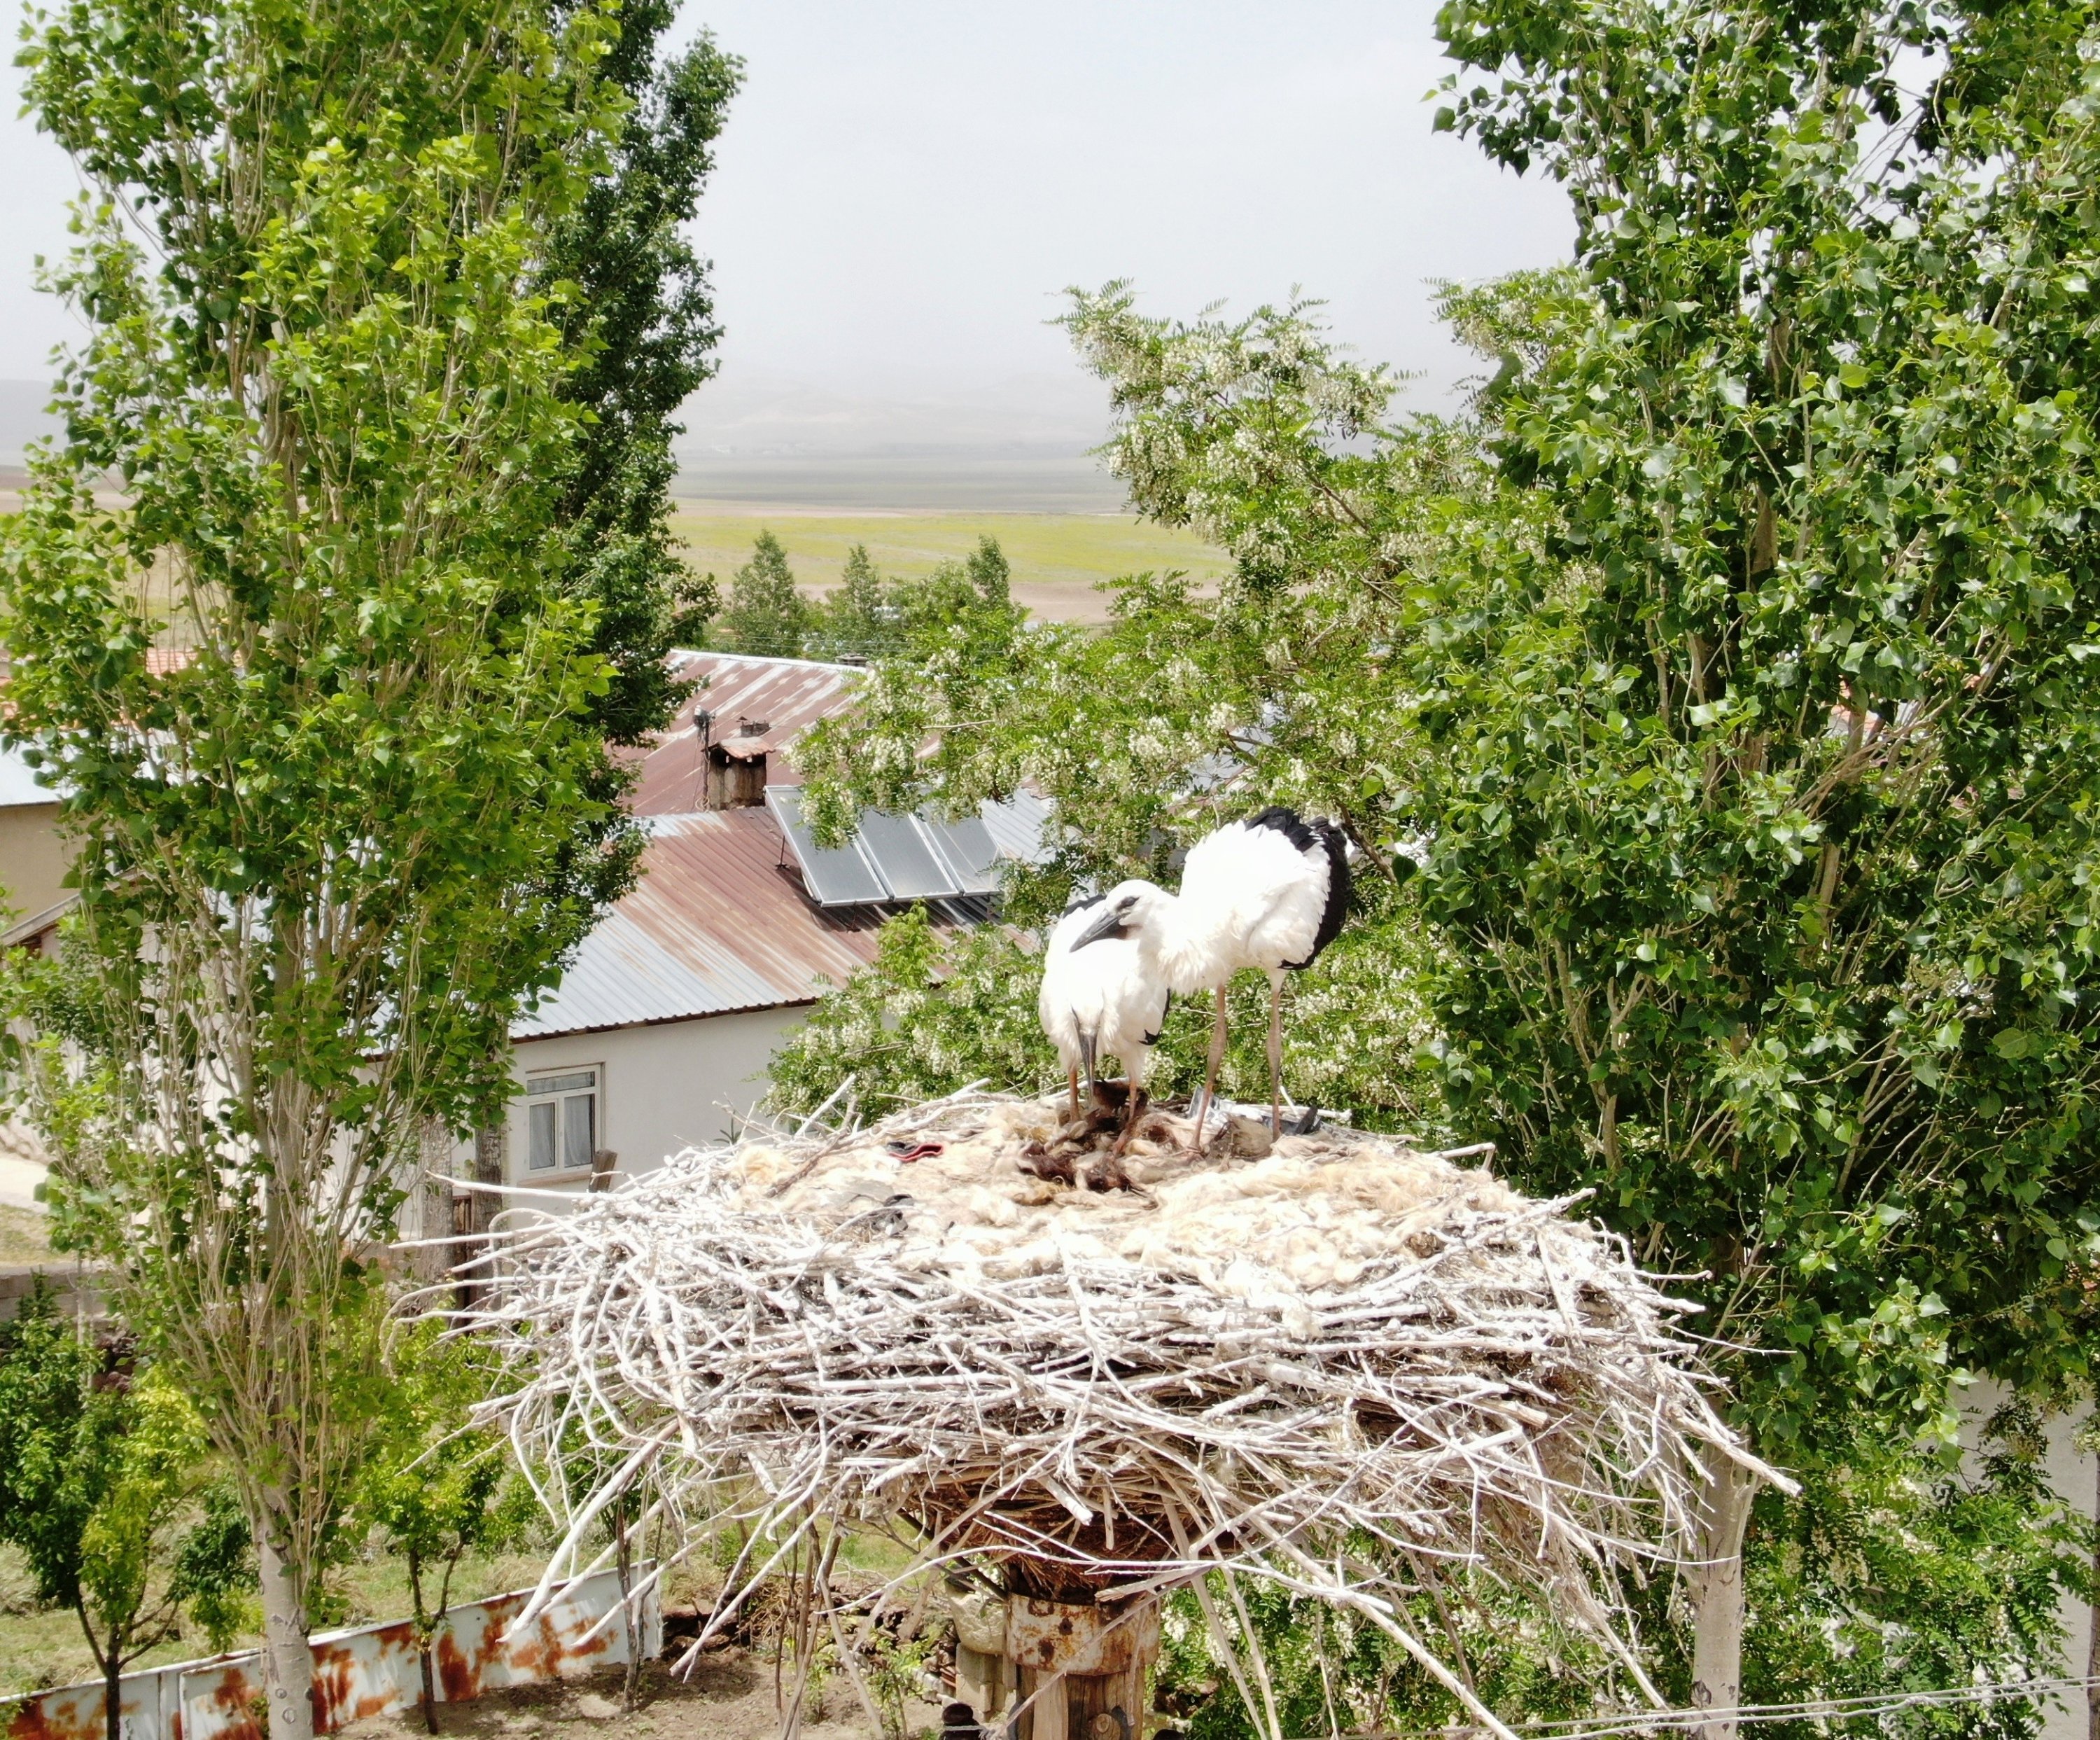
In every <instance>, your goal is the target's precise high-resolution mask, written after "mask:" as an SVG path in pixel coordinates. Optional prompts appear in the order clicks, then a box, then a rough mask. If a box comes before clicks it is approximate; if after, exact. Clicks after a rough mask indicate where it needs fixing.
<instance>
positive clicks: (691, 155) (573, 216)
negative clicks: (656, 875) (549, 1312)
mask: <svg viewBox="0 0 2100 1740" xmlns="http://www.w3.org/2000/svg"><path fill="white" fill-rule="evenodd" d="M557 10H560V8H557ZM675 11H676V8H675V7H673V6H671V5H670V4H668V3H665V0H637V3H630V4H623V5H622V6H621V7H620V8H619V10H618V13H617V16H616V20H615V22H616V24H617V27H618V35H617V37H616V38H615V40H614V41H613V42H611V46H609V47H608V48H607V51H606V52H605V54H604V55H603V58H602V60H601V61H600V63H599V64H598V69H597V73H598V78H599V80H600V81H601V82H602V84H603V85H604V86H607V87H610V88H612V89H616V90H617V91H619V92H620V94H621V95H623V96H624V99H625V100H626V113H625V114H624V116H623V117H621V118H620V121H619V122H618V131H617V134H616V136H615V137H614V138H613V139H611V141H610V142H609V143H610V148H609V149H608V150H607V152H606V153H605V155H604V156H603V157H602V158H600V159H598V161H594V162H593V163H592V164H591V165H590V166H589V168H590V174H589V182H588V183H587V185H586V186H585V188H584V189H583V191H582V193H581V196H580V198H579V199H578V200H576V201H575V202H574V204H573V205H571V207H570V208H569V209H568V210H567V211H566V212H564V213H562V214H558V215H556V216H555V217H554V219H553V221H552V223H551V225H550V231H549V236H548V240H547V250H548V252H547V258H546V259H545V262H544V263H542V264H541V265H540V267H539V269H538V272H537V278H538V281H539V282H540V284H541V285H545V286H564V287H567V288H565V289H564V291H563V294H562V295H561V296H560V297H559V298H554V299H552V300H550V302H549V310H548V311H549V316H550V317H551V318H552V319H553V320H554V322H555V323H556V325H558V328H559V329H560V330H561V332H562V337H563V338H564V340H565V341H566V342H567V344H568V346H569V347H570V348H571V350H572V351H576V352H577V353H579V354H580V356H581V359H582V360H581V361H580V363H579V364H577V366H576V367H575V368H573V369H571V371H570V373H569V374H568V375H567V378H566V379H565V380H564V381H563V382H562V386H561V392H562V397H563V398H564V399H565V400H567V402H568V403H569V404H571V405H573V406H575V407H576V409H578V410H580V412H582V413H584V416H583V422H582V425H581V426H580V428H578V429H577V430H576V431H575V433H574V436H573V439H572V443H571V452H570V457H569V470H568V473H567V477H566V478H565V479H564V480H563V482H562V486H561V488H560V489H559V491H558V496H557V499H556V503H555V507H554V520H555V524H554V530H553V532H552V534H551V542H552V544H553V545H554V548H553V550H552V552H551V560H552V563H553V564H554V568H555V570H556V571H557V572H559V573H560V575H561V576H562V586H563V590H565V591H566V592H567V594H568V595H569V596H570V597H571V598H575V599H576V600H578V601H580V602H581V603H586V604H588V605H589V607H590V611H591V617H590V621H591V630H590V640H589V647H590V650H591V651H593V652H595V653H597V654H598V656H600V657H601V658H602V659H603V660H605V664H606V684H605V687H604V688H603V689H602V691H600V692H599V693H598V694H597V695H596V696H593V699H592V701H591V704H590V717H591V718H592V720H593V722H594V723H595V724H596V726H597V727H598V730H599V731H600V732H602V735H603V736H604V739H605V741H606V742H607V744H615V745H619V744H638V743H641V742H642V741H644V740H646V738H647V737H648V735H649V734H650V733H651V731H655V730H657V729H659V728H660V727H661V726H664V725H666V724H668V722H669V721H670V718H671V716H672V714H673V712H674V711H675V710H676V709H677V704H678V703H679V702H680V701H681V700H683V699H684V697H685V696H686V694H687V693H688V692H689V691H690V687H691V685H690V683H688V682H682V681H681V680H679V679H677V678H676V677H674V675H673V670H672V668H671V666H670V665H669V663H668V660H667V657H666V655H667V654H668V653H669V652H670V651H671V650H672V648H673V647H677V646H698V645H699V644H700V643H701V641H702V638H704V634H705V631H706V625H707V621H708V618H709V617H710V616H712V615H713V613H714V612H715V609H716V607H717V603H718V602H719V601H718V600H717V597H716V592H715V585H714V576H712V575H711V574H701V573H696V572H694V571H693V570H692V569H691V568H690V567H688V566H687V564H686V562H685V561H684V559H682V557H681V556H680V555H679V554H678V551H677V545H676V543H675V541H674V540H673V537H672V535H671V530H670V511H671V496H670V489H671V483H672V479H673V477H674V476H675V475H676V474H677V460H676V459H675V457H673V453H672V451H671V444H672V442H673V439H676V437H677V435H679V434H680V433H681V432H682V425H680V424H679V423H678V422H677V420H676V419H677V411H678V408H679V407H680V405H682V404H683V403H684V402H685V401H686V399H687V398H688V397H690V395H691V394H692V393H693V392H694V391H695V389H696V388H698V387H699V386H701V385H702V384H703V383H704V382H706V381H707V380H708V379H709V378H711V377H712V374H713V373H714V363H713V360H712V359H713V352H714V350H715V347H716V346H717V343H718V342H720V339H721V329H720V327H719V326H718V325H717V324H716V322H715V319H714V308H713V298H712V291H711V289H710V287H709V285H708V267H707V263H706V262H705V261H704V260H702V259H701V258H699V255H698V254H696V253H695V250H694V249H693V246H692V244H691V242H690V240H689V239H688V237H687V235H686V229H687V227H688V226H689V225H690V223H691V221H692V219H693V218H694V215H695V212H696V210H698V207H699V197H700V192H701V189H702V188H703V187H704V184H705V182H706V179H707V176H708V173H709V172H710V171H711V170H712V167H713V145H714V141H715V139H717V136H718V135H719V134H720V132H721V126H722V123H723V119H724V117H725V115H726V112H727V109H728V107H729V104H730V99H732V98H733V97H734V96H735V93H736V90H737V86H738V85H739V82H740V80H741V77H742V64H741V63H740V62H739V61H738V60H736V59H735V57H733V56H730V55H725V54H723V53H722V52H721V50H720V49H718V48H717V46H715V43H714V42H713V39H712V38H711V37H709V36H708V34H707V33H705V32H702V33H700V34H699V36H697V37H695V38H694V39H693V40H692V41H691V42H689V43H688V44H687V45H686V46H685V47H684V48H683V49H682V50H680V51H677V52H676V53H673V54H671V55H668V56H664V55H660V47H661V45H662V41H663V37H664V33H665V31H666V30H668V29H669V27H670V25H671V23H672V20H673V16H674V14H675ZM636 774H637V764H636V763H635V762H633V760H632V759H631V758H620V757H614V756H611V755H604V756H601V757H599V758H598V762H597V763H596V765H595V766H592V767H591V768H589V770H588V772H587V778H586V780H585V789H586V791H587V792H588V793H589V795H590V797H592V798H593V799H594V800H596V801H597V802H598V806H599V807H598V809H597V810H595V812H593V813H590V814H586V815H582V816H580V817H579V818H578V819H577V822H576V832H575V837H574V838H573V839H572V840H571V841H570V842H569V844H568V846H567V847H566V848H565V849H564V850H561V851H560V852H558V853H556V854H554V855H551V856H550V858H549V861H548V863H547V875H546V882H547V886H546V888H545V892H544V894H543V896H542V898H546V899H554V900H560V899H564V898H567V896H569V895H571V894H579V893H580V894H582V895H583V896H585V898H587V899H590V900H592V901H593V903H597V904H599V905H603V904H604V903H607V902H609V901H610V900H611V899H614V898H615V897H616V896H617V895H618V894H620V893H621V892H622V891H623V890H624V887H625V885H627V884H628V882H629V881H630V880H631V877H632V876H633V873H634V870H635V868H636V863H637V859H636V857H635V846H636V841H634V839H633V835H632V833H631V832H630V831H629V829H628V828H627V824H626V815H625V811H624V807H623V806H621V805H620V797H621V796H622V794H623V793H624V792H625V791H626V789H627V788H628V787H629V784H631V783H632V781H633V779H634V778H635V776H636ZM504 1142H505V1131H504V1128H503V1126H502V1124H501V1120H498V1121H496V1122H495V1123H492V1124H485V1125H483V1127H482V1128H480V1129H479V1130H478V1131H477V1132H476V1133H475V1139H474V1176H475V1177H476V1179H477V1181H479V1182H481V1183H483V1184H495V1185H500V1184H501V1183H502V1182H503V1181H504ZM501 1200H502V1199H501V1197H499V1196H497V1195H494V1194H493V1193H492V1192H481V1193H478V1194H477V1195H476V1196H475V1197H474V1204H473V1208H474V1218H475V1223H476V1225H477V1226H479V1229H480V1230H483V1232H486V1231H487V1229H488V1226H489V1225H490V1223H491V1221H492V1220H493V1218H494V1217H495V1215H496V1212H497V1211H498V1209H499V1208H500V1207H501Z"/></svg>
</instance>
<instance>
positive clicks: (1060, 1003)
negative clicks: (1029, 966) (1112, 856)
mask: <svg viewBox="0 0 2100 1740" xmlns="http://www.w3.org/2000/svg"><path fill="white" fill-rule="evenodd" d="M1101 904H1102V902H1101V896H1100V895H1099V894H1096V895H1094V896H1093V897H1092V899H1086V900H1079V901H1074V903H1072V905H1070V907H1068V908H1065V916H1063V917H1062V918H1061V919H1059V920H1058V921H1057V925H1056V926H1055V927H1054V928H1053V929H1052V930H1051V932H1050V940H1049V942H1048V943H1047V944H1045V945H1044V947H1043V988H1042V990H1041V991H1039V992H1038V993H1037V996H1036V1000H1035V1008H1036V1013H1037V1014H1039V1015H1040V1016H1041V1017H1042V1018H1043V1031H1044V1032H1045V1033H1047V1034H1048V1035H1049V1036H1050V1042H1051V1044H1053V1045H1055V1046H1056V1047H1057V1056H1058V1058H1059V1059H1060V1061H1061V1062H1063V1064H1064V1066H1065V1086H1066V1089H1067V1092H1068V1094H1069V1097H1070V1106H1071V1114H1072V1115H1073V1116H1074V1118H1076V1117H1078V1116H1079V1071H1080V1070H1081V1069H1082V1068H1084V1069H1085V1071H1086V1072H1087V1090H1088V1092H1089V1093H1092V1090H1093V1089H1094V1087H1095V1085H1096V1073H1095V1066H1096V1062H1097V1060H1099V1059H1100V1058H1105V1057H1110V1056H1113V1057H1117V1058H1121V1059H1122V1060H1123V1073H1124V1075H1127V1077H1128V1078H1129V1081H1130V1097H1129V1099H1128V1100H1127V1102H1125V1105H1124V1107H1123V1131H1124V1134H1125V1137H1126V1138H1127V1135H1128V1133H1129V1132H1130V1131H1131V1130H1132V1129H1134V1128H1136V1124H1137V1116H1138V1113H1139V1111H1140V1109H1141V1106H1140V1102H1141V1101H1142V1100H1143V1098H1144V1094H1145V1065H1146V1063H1147V1061H1148V1060H1149V1057H1150V1053H1151V1049H1152V1047H1153V1046H1154V1045H1155V1044H1158V1040H1159V1028H1160V1024H1161V1023H1162V1022H1163V1021H1165V1019H1166V1018H1167V996H1168V992H1167V981H1166V979H1165V978H1164V977H1163V976H1162V974H1159V973H1158V970H1157V969H1156V968H1155V969H1151V970H1148V969H1147V967H1146V965H1145V961H1144V960H1143V958H1142V957H1141V956H1140V953H1139V950H1138V946H1137V944H1136V942H1134V941H1133V940H1132V939H1131V938H1128V937H1126V936H1121V935H1118V934H1116V931H1115V927H1114V926H1113V925H1111V926H1108V927H1106V928H1102V927H1100V926H1099V925H1098V924H1097V921H1098V919H1099V917H1100V913H1099V911H1098V910H1097V909H1098V908H1100V907H1101ZM1082 936H1085V937H1086V938H1087V941H1088V942H1089V943H1091V944H1092V947H1088V948H1087V950H1086V951H1085V952H1084V953H1081V952H1079V938H1081V937H1082ZM1117 1146H1118V1149H1120V1147H1121V1146H1122V1143H1121V1142H1118V1144H1117Z"/></svg>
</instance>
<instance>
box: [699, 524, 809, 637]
mask: <svg viewBox="0 0 2100 1740" xmlns="http://www.w3.org/2000/svg"><path fill="white" fill-rule="evenodd" d="M813 621H814V610H813V608H812V607H811V605H810V601H809V600H808V599H807V598H804V597H803V596H802V594H801V593H800V592H799V591H797V590H796V586H795V575H794V571H793V570H792V569H791V568H790V567H788V566H787V551H786V550H783V549H782V548H781V547H780V540H779V538H777V537H774V535H773V534H772V533H771V532H760V533H759V534H758V537H757V541H756V542H755V543H754V544H753V545H752V552H751V559H750V560H749V561H748V562H747V563H744V565H743V567H740V568H739V569H738V570H737V571H736V575H735V578H734V579H733V580H732V581H730V589H729V602H728V603H727V604H726V605H725V606H724V607H723V608H722V612H721V631H722V638H723V639H724V640H725V641H726V643H727V645H728V646H729V647H730V649H731V650H732V651H737V652H748V653H752V654H754V655H756V656H758V657H761V658H771V659H796V658H800V657H801V656H802V644H803V642H804V641H805V639H806V638H808V636H809V634H810V625H811V623H812V622H813Z"/></svg>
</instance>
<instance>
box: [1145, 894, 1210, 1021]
mask: <svg viewBox="0 0 2100 1740" xmlns="http://www.w3.org/2000/svg"><path fill="white" fill-rule="evenodd" d="M1154 915H1155V916H1154V918H1153V920H1152V921H1151V922H1150V923H1149V924H1147V925H1140V926H1139V927H1138V929H1137V930H1136V932H1135V934H1134V937H1133V940H1135V941H1136V944H1137V947H1138V953H1139V955H1140V956H1141V957H1143V958H1145V959H1146V960H1148V961H1153V962H1156V963H1157V965H1158V969H1159V971H1160V972H1161V973H1162V974H1163V975H1164V976H1165V978H1166V979H1167V983H1168V984H1170V985H1171V986H1172V987H1173V988H1174V991H1175V992H1176V994H1177V995H1185V994H1186V993H1187V992H1189V991H1199V990H1202V989H1203V988H1205V987H1207V985H1208V984H1209V983H1210V982H1211V976H1212V975H1211V963H1212V961H1213V960H1214V959H1215V956H1216V954H1217V946H1218V939H1217V937H1216V935H1215V930H1216V926H1215V924H1213V923H1211V922H1210V921H1209V920H1208V919H1207V916H1206V915H1205V914H1204V913H1202V912H1199V911H1198V909H1197V908H1196V907H1195V906H1194V905H1193V904H1192V903H1190V902H1189V901H1186V900H1184V899H1182V898H1181V897H1180V895H1179V894H1171V893H1169V892H1168V891H1167V890H1165V889H1163V888H1162V890H1160V891H1159V895H1158V902H1157V903H1156V904H1155V906H1154Z"/></svg>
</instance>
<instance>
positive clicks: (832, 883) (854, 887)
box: [765, 785, 890, 906]
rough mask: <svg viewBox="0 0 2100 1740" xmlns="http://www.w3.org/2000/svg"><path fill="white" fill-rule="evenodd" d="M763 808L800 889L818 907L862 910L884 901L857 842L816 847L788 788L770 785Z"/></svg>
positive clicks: (798, 798) (795, 793) (885, 893)
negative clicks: (782, 840) (783, 838)
mask: <svg viewBox="0 0 2100 1740" xmlns="http://www.w3.org/2000/svg"><path fill="white" fill-rule="evenodd" d="M765 805H766V807H767V808H768V809H770V810H772V812H773V815H774V819H775V820H776V821H778V822H779V824H780V831H781V832H783V833H784V834H786V835H787V844H788V846H789V847H790V849H791V850H792V851H793V852H794V854H795V862H796V864H797V865H798V866H800V867H801V872H802V885H803V886H804V887H805V888H806V889H808V890H809V891H810V899H812V900H814V901H815V902H816V903H817V904H818V906H864V905H866V904H867V903H868V902H869V901H871V900H887V899H889V897H890V895H889V889H888V888H886V887H885V885H883V881H882V878H881V877H880V876H878V875H877V874H876V871H875V868H874V867H873V866H872V865H871V863H869V862H868V860H867V857H866V856H865V855H863V854H862V852H861V850H860V849H859V846H858V841H856V842H855V843H854V844H853V845H849V846H842V847H837V848H832V847H827V846H818V844H817V841H816V837H815V836H814V834H812V833H811V832H810V829H809V828H808V826H807V824H805V823H804V821H803V820H802V793H801V789H800V788H797V787H796V786H792V785H770V786H768V787H767V788H765Z"/></svg>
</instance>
